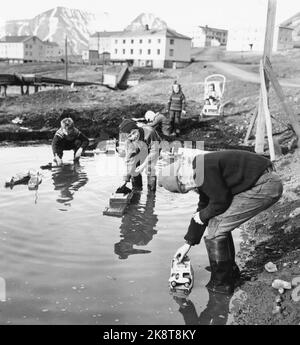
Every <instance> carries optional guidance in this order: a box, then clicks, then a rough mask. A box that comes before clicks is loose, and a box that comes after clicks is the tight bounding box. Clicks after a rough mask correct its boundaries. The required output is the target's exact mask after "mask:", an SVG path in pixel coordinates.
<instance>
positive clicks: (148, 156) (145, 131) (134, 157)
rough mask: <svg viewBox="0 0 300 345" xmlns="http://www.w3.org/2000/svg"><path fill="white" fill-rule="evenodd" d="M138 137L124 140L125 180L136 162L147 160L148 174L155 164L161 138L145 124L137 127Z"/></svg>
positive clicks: (133, 169) (127, 179)
mask: <svg viewBox="0 0 300 345" xmlns="http://www.w3.org/2000/svg"><path fill="white" fill-rule="evenodd" d="M139 132H140V138H139V140H137V141H133V142H131V141H129V140H127V141H126V156H125V164H126V175H125V176H124V180H125V181H129V180H130V177H131V176H132V175H134V174H135V172H134V171H135V169H136V168H137V163H138V162H140V164H142V163H144V162H147V163H146V164H147V173H148V174H150V173H151V172H152V171H153V170H154V167H155V165H156V162H157V160H158V157H159V152H160V141H161V138H160V136H159V135H158V133H157V132H156V131H155V129H153V128H152V127H149V126H147V125H145V126H143V127H140V128H139Z"/></svg>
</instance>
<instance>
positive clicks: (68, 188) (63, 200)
mask: <svg viewBox="0 0 300 345" xmlns="http://www.w3.org/2000/svg"><path fill="white" fill-rule="evenodd" d="M52 180H53V184H54V190H59V191H60V196H58V198H57V199H56V201H57V202H58V203H60V204H64V205H70V203H69V202H70V201H71V200H73V195H74V193H75V192H76V191H78V190H79V188H81V187H83V186H84V185H85V184H86V183H87V181H88V177H87V174H86V173H85V172H84V171H83V167H81V166H80V163H74V164H64V165H62V166H60V167H55V168H52Z"/></svg>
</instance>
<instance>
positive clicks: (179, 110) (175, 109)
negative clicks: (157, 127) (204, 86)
mask: <svg viewBox="0 0 300 345" xmlns="http://www.w3.org/2000/svg"><path fill="white" fill-rule="evenodd" d="M185 106H186V102H185V95H184V94H183V92H182V90H181V86H180V84H177V81H175V82H174V84H173V87H172V94H171V96H170V98H169V101H168V107H167V109H168V111H169V114H170V123H171V132H172V134H173V135H174V134H176V135H179V134H180V120H181V115H185V113H186V111H185Z"/></svg>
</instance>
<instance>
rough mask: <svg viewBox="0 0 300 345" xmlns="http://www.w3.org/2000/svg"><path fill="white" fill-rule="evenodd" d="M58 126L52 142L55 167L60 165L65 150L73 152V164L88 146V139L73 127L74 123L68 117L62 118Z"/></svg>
mask: <svg viewBox="0 0 300 345" xmlns="http://www.w3.org/2000/svg"><path fill="white" fill-rule="evenodd" d="M60 126H61V127H60V129H59V130H57V131H56V133H55V135H54V137H53V140H52V151H53V155H54V162H55V163H56V164H57V165H61V164H62V157H63V151H65V150H73V151H74V162H76V161H79V158H80V156H81V154H82V152H83V151H84V150H85V149H86V148H87V146H88V144H89V139H88V138H87V137H86V136H85V135H84V134H83V133H82V132H81V131H80V130H79V129H77V128H76V127H75V125H74V121H73V120H72V119H71V118H70V117H67V118H64V119H63V120H62V121H61V122H60Z"/></svg>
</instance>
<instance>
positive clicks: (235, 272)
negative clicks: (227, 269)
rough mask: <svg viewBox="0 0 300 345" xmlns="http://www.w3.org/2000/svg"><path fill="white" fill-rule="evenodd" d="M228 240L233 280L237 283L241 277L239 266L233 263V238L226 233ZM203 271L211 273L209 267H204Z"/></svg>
mask: <svg viewBox="0 0 300 345" xmlns="http://www.w3.org/2000/svg"><path fill="white" fill-rule="evenodd" d="M228 240H229V248H230V253H231V257H232V260H233V264H232V268H233V279H234V280H236V281H238V280H239V279H240V277H241V272H240V269H239V266H238V265H237V264H236V262H235V249H234V242H233V238H232V234H231V232H229V233H228ZM205 269H206V270H207V271H209V272H211V268H210V266H207V267H205Z"/></svg>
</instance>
